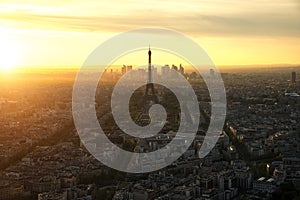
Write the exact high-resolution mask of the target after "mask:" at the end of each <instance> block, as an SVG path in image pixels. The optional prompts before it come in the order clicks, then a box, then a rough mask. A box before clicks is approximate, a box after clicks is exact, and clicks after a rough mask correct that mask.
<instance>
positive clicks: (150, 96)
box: [143, 46, 158, 104]
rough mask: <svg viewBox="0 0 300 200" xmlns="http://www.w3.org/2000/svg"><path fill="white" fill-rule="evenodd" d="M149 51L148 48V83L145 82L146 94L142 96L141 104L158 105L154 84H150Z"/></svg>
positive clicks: (150, 53)
mask: <svg viewBox="0 0 300 200" xmlns="http://www.w3.org/2000/svg"><path fill="white" fill-rule="evenodd" d="M151 55H152V52H151V49H150V46H149V51H148V81H147V85H146V92H145V94H144V97H143V100H144V101H143V102H144V103H145V102H146V103H148V104H149V103H151V102H153V103H158V98H157V96H156V94H155V90H154V84H153V82H152V66H151Z"/></svg>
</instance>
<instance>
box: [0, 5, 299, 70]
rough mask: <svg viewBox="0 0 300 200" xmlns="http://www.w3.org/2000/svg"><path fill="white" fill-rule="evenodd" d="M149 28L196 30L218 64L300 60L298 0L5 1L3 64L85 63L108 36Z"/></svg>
mask: <svg viewBox="0 0 300 200" xmlns="http://www.w3.org/2000/svg"><path fill="white" fill-rule="evenodd" d="M144 27H162V28H171V29H175V30H177V31H179V32H182V33H183V34H186V35H187V36H190V37H192V38H193V39H194V40H196V41H197V42H198V43H199V45H201V46H202V47H203V48H204V49H205V50H206V51H207V53H208V54H209V55H210V56H211V58H212V59H213V61H214V62H215V64H216V65H251V64H281V63H288V64H300V56H299V47H300V37H299V36H300V3H299V2H297V0H285V1H282V0H247V1H243V0H186V1H181V2H174V1H171V0H159V1H157V0H152V1H149V0H130V1H127V0H111V1H109V0H104V1H103V0H100V1H99V0H93V1H90V0H43V1H40V0H29V1H23V0H2V1H1V2H0V68H2V69H6V68H9V67H17V66H18V67H24V66H38V67H42V66H43V67H45V66H46V67H49V66H55V67H60V66H61V67H65V66H68V67H69V66H73V67H76V66H80V65H81V64H82V63H83V62H84V60H85V59H86V58H87V56H88V55H89V53H90V52H91V51H92V50H93V49H94V48H95V47H97V46H98V45H99V44H100V43H101V42H102V41H104V40H105V39H108V38H110V37H111V36H113V35H115V34H117V33H120V32H123V31H128V30H131V29H136V28H144ZM143 59H144V58H143ZM157 61H160V59H159V58H157ZM161 62H164V61H163V60H161ZM171 62H172V61H170V62H169V64H172V63H171ZM160 64H165V63H160Z"/></svg>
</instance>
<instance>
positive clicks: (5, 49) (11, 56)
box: [0, 30, 19, 71]
mask: <svg viewBox="0 0 300 200" xmlns="http://www.w3.org/2000/svg"><path fill="white" fill-rule="evenodd" d="M0 31H1V32H2V30H0ZM1 32H0V70H1V71H11V70H12V69H13V68H15V67H16V65H17V63H18V62H17V61H18V58H19V56H18V55H19V47H18V45H17V44H16V43H15V42H14V41H12V40H11V38H9V37H8V35H7V34H3V32H2V33H1Z"/></svg>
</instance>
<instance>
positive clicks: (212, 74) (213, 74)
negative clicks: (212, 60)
mask: <svg viewBox="0 0 300 200" xmlns="http://www.w3.org/2000/svg"><path fill="white" fill-rule="evenodd" d="M209 73H210V76H211V77H214V76H215V70H213V69H210V70H209Z"/></svg>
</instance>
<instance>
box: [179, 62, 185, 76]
mask: <svg viewBox="0 0 300 200" xmlns="http://www.w3.org/2000/svg"><path fill="white" fill-rule="evenodd" d="M179 72H180V74H182V75H184V68H183V67H182V65H181V64H180V66H179Z"/></svg>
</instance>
